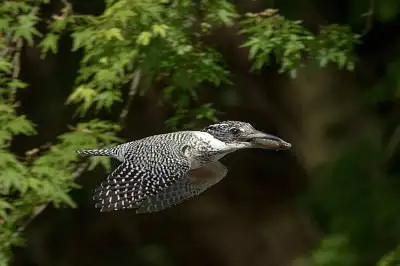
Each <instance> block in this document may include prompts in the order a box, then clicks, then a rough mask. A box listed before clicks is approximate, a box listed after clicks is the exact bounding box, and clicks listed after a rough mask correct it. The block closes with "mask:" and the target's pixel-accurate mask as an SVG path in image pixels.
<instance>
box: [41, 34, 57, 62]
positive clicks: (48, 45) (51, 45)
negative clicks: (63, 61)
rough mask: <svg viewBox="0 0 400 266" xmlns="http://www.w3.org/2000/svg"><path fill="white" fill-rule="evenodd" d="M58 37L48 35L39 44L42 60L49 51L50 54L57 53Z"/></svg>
mask: <svg viewBox="0 0 400 266" xmlns="http://www.w3.org/2000/svg"><path fill="white" fill-rule="evenodd" d="M59 38H60V36H58V35H56V34H53V33H49V34H47V35H46V37H45V38H44V39H43V40H42V41H41V42H40V43H39V47H41V48H42V58H43V57H44V56H45V55H46V53H47V52H48V51H49V50H50V51H51V52H52V53H54V54H56V53H57V43H58V40H59Z"/></svg>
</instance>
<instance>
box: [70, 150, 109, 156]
mask: <svg viewBox="0 0 400 266" xmlns="http://www.w3.org/2000/svg"><path fill="white" fill-rule="evenodd" d="M76 153H78V154H80V155H84V156H115V152H114V151H113V150H112V149H97V150H96V149H94V150H78V151H76Z"/></svg>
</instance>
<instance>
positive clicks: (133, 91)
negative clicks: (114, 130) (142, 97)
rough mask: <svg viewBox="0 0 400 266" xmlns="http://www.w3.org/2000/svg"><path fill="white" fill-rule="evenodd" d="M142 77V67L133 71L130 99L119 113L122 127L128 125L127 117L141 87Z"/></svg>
mask: <svg viewBox="0 0 400 266" xmlns="http://www.w3.org/2000/svg"><path fill="white" fill-rule="evenodd" d="M140 78H141V71H140V69H138V70H136V71H135V72H134V73H133V77H132V82H131V86H130V88H129V93H128V99H127V101H126V104H125V106H124V108H122V110H121V113H120V115H119V125H120V126H121V129H122V128H124V127H125V125H126V119H127V118H128V113H129V109H130V107H131V105H132V101H133V97H134V96H135V95H136V93H137V91H138V88H139V83H140Z"/></svg>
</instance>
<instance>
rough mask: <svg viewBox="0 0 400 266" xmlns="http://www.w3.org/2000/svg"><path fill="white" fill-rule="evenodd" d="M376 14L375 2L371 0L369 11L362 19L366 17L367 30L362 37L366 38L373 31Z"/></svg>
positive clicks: (365, 29)
mask: <svg viewBox="0 0 400 266" xmlns="http://www.w3.org/2000/svg"><path fill="white" fill-rule="evenodd" d="M374 13H375V0H370V1H369V9H368V11H367V12H366V13H364V14H362V15H361V16H362V17H366V20H365V28H364V30H363V32H362V33H361V36H365V35H366V34H367V33H368V32H369V31H370V30H371V29H372V25H373V21H374Z"/></svg>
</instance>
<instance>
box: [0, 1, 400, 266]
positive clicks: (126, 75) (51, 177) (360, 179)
mask: <svg viewBox="0 0 400 266" xmlns="http://www.w3.org/2000/svg"><path fill="white" fill-rule="evenodd" d="M48 2H49V1H46V0H43V1H31V0H24V1H23V0H8V1H4V2H3V3H2V4H1V5H0V54H1V56H0V180H1V181H0V182H1V186H0V192H1V194H0V224H1V227H0V265H7V264H8V262H9V260H10V259H11V257H12V255H11V247H12V246H14V245H19V244H21V243H22V242H23V241H22V239H21V236H20V235H21V232H22V231H23V230H24V228H25V226H26V224H27V223H28V222H29V221H30V219H32V218H34V217H35V215H36V214H37V212H38V209H39V210H40V208H42V207H43V206H46V205H47V204H50V203H51V204H54V205H55V206H60V204H68V205H69V206H74V205H75V204H74V202H73V201H72V200H71V198H70V197H69V195H68V192H69V191H71V189H73V188H76V187H77V185H76V183H75V182H74V179H75V178H76V175H77V173H78V174H79V171H80V169H81V165H80V164H79V163H78V161H77V159H78V158H77V156H76V154H75V153H74V150H76V149H84V148H86V147H95V146H100V145H111V144H115V143H119V142H121V141H122V140H121V139H119V138H118V137H116V134H117V133H118V131H119V130H120V125H119V124H118V123H117V122H115V121H103V120H98V119H93V120H85V119H86V117H88V116H87V114H88V113H90V112H92V113H96V112H99V111H103V110H104V111H107V110H111V108H112V107H113V106H115V104H116V103H119V102H122V101H123V99H122V96H121V88H122V87H124V86H129V84H131V85H130V86H131V88H130V89H131V90H134V93H145V92H146V91H147V90H149V89H151V88H153V87H155V86H154V85H155V84H156V83H162V84H167V85H165V87H164V88H163V95H164V98H163V101H164V102H165V103H166V104H169V105H171V107H173V108H174V110H175V111H176V113H175V115H174V116H173V117H172V118H170V119H169V120H167V121H166V123H167V125H168V126H169V127H171V128H178V127H179V126H182V125H183V126H184V127H192V126H194V125H195V122H196V121H197V120H208V121H216V119H217V115H218V111H217V110H215V109H214V107H213V105H212V103H204V104H202V105H201V106H200V107H197V108H193V103H196V102H197V101H198V99H199V97H198V96H199V94H200V93H201V92H202V90H203V89H204V88H205V87H219V86H221V85H223V84H226V85H232V82H231V81H230V76H229V71H228V70H227V67H226V66H225V64H224V58H223V57H222V55H221V54H220V53H219V52H218V51H217V50H216V49H214V48H213V47H210V46H207V45H205V43H204V42H203V41H202V40H203V39H202V38H203V37H204V36H206V35H208V34H210V33H212V30H213V28H215V27H232V26H239V27H240V33H241V34H243V35H245V36H247V40H246V42H245V43H244V44H243V46H242V47H244V48H246V49H248V51H249V59H250V60H251V61H252V62H253V70H260V69H262V68H263V67H265V66H270V65H273V64H274V63H276V64H277V65H278V66H279V71H280V72H285V73H287V72H288V73H290V75H291V76H292V77H296V73H297V72H296V70H297V69H298V68H299V67H301V64H303V63H304V62H305V61H304V59H310V60H314V61H316V62H318V64H319V65H320V66H321V67H323V66H326V65H327V64H329V63H334V64H336V65H337V66H338V67H339V68H341V69H347V70H353V69H354V67H355V64H356V59H355V57H354V55H353V48H354V46H355V45H356V44H358V43H359V35H357V34H354V33H352V31H351V29H350V27H349V26H347V25H336V24H334V25H326V26H322V27H321V28H320V30H319V32H318V33H317V34H315V33H313V32H312V31H311V30H309V29H307V28H306V27H305V26H303V25H302V23H301V22H300V21H292V20H288V19H286V18H285V17H283V16H282V15H280V14H279V13H278V11H277V10H266V11H263V12H260V13H247V14H245V15H241V14H239V13H238V12H237V11H236V8H235V6H234V5H233V4H232V3H231V2H230V1H227V0H217V1H211V0H210V1H208V0H205V1H201V2H200V8H201V10H202V15H201V16H199V14H198V6H196V4H194V2H193V1H191V0H180V1H174V3H172V5H170V4H171V3H170V1H168V0H160V1H154V0H141V1H128V0H107V1H106V8H105V10H104V12H103V13H102V14H100V15H97V16H93V15H82V14H76V13H73V12H72V9H71V6H69V5H68V4H66V6H65V7H64V9H62V10H61V14H60V15H57V16H56V15H55V16H53V17H52V19H51V21H50V23H48V25H47V26H48V27H47V31H46V32H39V30H38V26H37V24H38V22H40V21H41V20H42V18H41V17H40V16H39V14H40V12H39V11H40V8H42V5H44V4H47V3H48ZM355 2H361V0H360V1H355ZM66 3H67V2H66ZM376 8H377V17H378V19H380V20H382V21H387V20H390V19H393V18H394V17H395V16H396V15H397V14H398V13H399V9H400V5H399V4H398V2H396V1H389V0H385V1H379V3H378V2H377V7H376ZM67 34H68V35H70V36H71V38H72V39H73V45H72V48H71V50H72V51H73V52H76V51H78V50H79V51H81V52H82V53H83V56H82V60H81V64H80V68H79V73H78V77H77V79H76V85H75V88H74V91H73V92H72V93H71V94H70V95H69V97H68V98H67V99H66V104H69V105H73V106H75V107H76V114H77V115H79V117H80V119H82V122H81V123H78V124H77V125H74V126H71V127H70V130H69V131H68V132H65V133H63V134H61V135H60V136H59V137H58V139H57V140H56V141H54V143H51V144H48V145H43V146H41V147H38V148H36V149H33V150H30V151H26V153H25V155H24V156H17V155H16V154H14V153H12V152H11V151H10V145H11V143H12V140H13V137H14V136H17V135H21V134H22V135H26V136H33V135H36V134H37V132H36V130H35V125H34V124H33V123H32V121H30V120H29V119H27V118H26V117H25V116H24V115H21V114H19V113H18V101H17V99H16V93H17V91H18V90H22V89H26V87H27V86H28V84H25V83H24V82H22V81H21V80H20V79H19V72H20V68H21V66H20V53H21V49H22V47H23V46H24V45H29V46H34V45H36V46H37V47H39V48H41V51H42V57H43V58H44V57H45V56H46V55H47V54H48V53H57V52H58V41H59V40H60V38H61V37H62V36H64V35H67ZM394 64H397V63H394ZM389 72H390V71H389ZM389 72H388V73H389ZM394 72H395V71H394ZM138 75H139V76H140V86H135V82H133V80H134V79H135V78H137V77H138ZM388 75H392V74H390V73H389V74H388ZM136 85H137V84H136ZM379 91H381V90H379ZM390 95H391V94H390ZM369 143H370V142H367V144H365V143H364V144H363V146H359V147H353V148H352V149H351V150H349V151H348V152H347V153H344V154H343V155H342V157H340V158H338V160H337V162H335V163H333V164H331V165H329V166H327V167H329V169H324V170H322V172H321V174H319V175H320V176H321V178H322V181H321V184H317V186H319V187H318V189H317V190H316V191H319V192H320V194H319V193H318V195H313V197H314V198H313V199H314V200H313V202H314V203H315V202H317V203H319V204H321V205H323V207H321V206H320V205H318V204H316V205H314V207H315V208H316V209H319V213H322V212H323V211H321V210H322V209H323V210H324V211H325V212H326V213H327V214H326V217H325V221H326V223H327V226H326V228H327V231H328V233H329V236H328V237H326V238H324V239H323V240H322V241H321V244H320V246H319V247H317V248H316V249H315V251H314V252H313V253H312V254H311V256H310V257H309V258H306V259H304V260H302V261H301V262H300V263H303V264H301V265H326V266H328V265H332V266H333V265H355V264H357V263H359V262H360V258H361V257H363V256H365V254H370V256H371V257H372V260H376V261H378V260H379V258H380V256H382V254H386V255H385V256H384V257H382V258H381V260H380V262H379V263H378V265H380V266H392V265H398V258H399V251H398V248H397V249H395V250H394V251H393V252H389V253H388V252H387V250H389V249H392V248H393V246H395V245H397V244H398V239H399V237H400V228H399V224H400V221H399V220H398V219H397V218H396V217H399V215H397V210H398V209H399V208H398V207H400V206H398V204H397V205H396V204H395V203H393V202H394V201H396V200H397V201H396V202H400V201H398V196H397V195H396V192H395V191H394V190H393V188H394V185H393V186H392V184H391V183H390V182H389V181H388V182H386V180H388V178H389V177H388V175H387V173H386V172H385V171H386V169H385V162H384V161H382V160H381V159H382V158H385V156H384V155H382V156H378V155H379V154H380V153H381V152H382V150H381V149H379V148H376V147H370V146H369ZM366 147H367V148H368V149H366ZM369 148H370V149H369ZM365 162H369V163H365ZM108 163H109V162H108V161H107V160H106V159H104V158H93V159H91V161H90V166H89V169H92V168H93V167H95V166H96V165H98V164H102V165H103V166H104V167H106V168H108V167H109V165H108ZM350 168H351V170H350ZM350 183H352V184H350ZM349 187H352V188H354V187H357V188H358V190H357V191H348V190H346V189H347V188H349ZM371 188H373V189H371ZM397 191H398V190H397ZM331 193H334V194H337V193H341V194H342V196H341V197H335V196H332V194H331ZM354 193H359V194H357V195H358V198H357V199H358V200H357V201H356V202H355V201H354V200H353V199H354ZM336 199H339V200H342V201H340V202H339V201H336ZM332 200H335V201H332ZM349 202H352V203H353V204H348V203H349ZM388 204H389V205H390V204H392V205H391V206H393V208H381V206H383V205H388ZM365 210H373V212H371V211H365ZM357 219H362V220H361V221H360V220H357ZM322 220H324V219H322ZM328 221H329V222H328ZM389 229H390V232H389V231H388V230H389ZM365 232H367V233H368V232H369V233H370V234H369V235H365ZM365 241H369V242H370V243H371V244H370V245H361V244H360V243H361V242H363V243H365ZM379 241H382V242H384V243H392V244H393V246H390V245H383V246H380V249H374V248H373V247H374V245H376V243H379ZM361 247H362V248H365V250H362V249H361ZM374 250H377V253H374V252H373V251H374ZM160 256H161V255H160ZM367 259H368V261H371V260H370V258H367ZM396 260H397V262H396ZM360 265H363V264H360Z"/></svg>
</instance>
